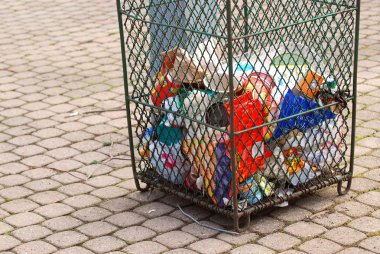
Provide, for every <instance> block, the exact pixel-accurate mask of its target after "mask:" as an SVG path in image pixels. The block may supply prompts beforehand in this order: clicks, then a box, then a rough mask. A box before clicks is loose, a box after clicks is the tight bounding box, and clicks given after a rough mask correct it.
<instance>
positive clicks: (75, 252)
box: [55, 246, 94, 254]
mask: <svg viewBox="0 0 380 254" xmlns="http://www.w3.org/2000/svg"><path fill="white" fill-rule="evenodd" d="M79 253H80V254H92V253H94V252H92V251H89V250H87V249H85V248H83V247H79V246H73V247H70V248H66V249H62V250H59V251H57V252H55V254H79Z"/></svg>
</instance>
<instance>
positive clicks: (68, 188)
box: [58, 183, 94, 196]
mask: <svg viewBox="0 0 380 254" xmlns="http://www.w3.org/2000/svg"><path fill="white" fill-rule="evenodd" d="M92 190H94V188H93V187H91V186H89V185H87V184H83V183H72V184H69V185H64V186H62V187H60V188H59V189H58V191H60V192H62V193H65V194H67V195H69V196H76V195H80V194H85V193H88V192H90V191H92Z"/></svg>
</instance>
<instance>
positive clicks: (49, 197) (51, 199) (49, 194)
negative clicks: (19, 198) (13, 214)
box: [29, 191, 67, 205]
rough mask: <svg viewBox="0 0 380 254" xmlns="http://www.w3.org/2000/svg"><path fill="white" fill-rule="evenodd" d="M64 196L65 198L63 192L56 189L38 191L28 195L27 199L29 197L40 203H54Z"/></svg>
mask: <svg viewBox="0 0 380 254" xmlns="http://www.w3.org/2000/svg"><path fill="white" fill-rule="evenodd" d="M65 198H67V196H66V195H65V194H62V193H60V192H58V191H44V192H39V193H36V194H34V195H32V196H30V197H29V199H31V200H33V201H34V202H37V203H39V204H41V205H47V204H51V203H56V202H58V201H61V200H63V199H65Z"/></svg>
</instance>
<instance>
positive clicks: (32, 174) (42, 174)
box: [22, 168, 56, 179]
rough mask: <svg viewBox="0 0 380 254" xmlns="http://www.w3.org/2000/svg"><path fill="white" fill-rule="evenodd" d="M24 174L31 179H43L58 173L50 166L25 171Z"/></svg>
mask: <svg viewBox="0 0 380 254" xmlns="http://www.w3.org/2000/svg"><path fill="white" fill-rule="evenodd" d="M22 174H23V175H25V176H26V177H29V178H31V179H42V178H49V177H50V176H53V175H55V174H56V173H55V171H54V170H52V169H50V168H35V169H30V170H28V171H25V172H23V173H22Z"/></svg>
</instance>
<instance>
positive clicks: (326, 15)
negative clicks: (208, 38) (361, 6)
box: [232, 8, 356, 41]
mask: <svg viewBox="0 0 380 254" xmlns="http://www.w3.org/2000/svg"><path fill="white" fill-rule="evenodd" d="M355 10H356V8H351V9H348V10H343V11H337V12H333V13H329V14H325V15H322V16H318V17H314V18H311V19H306V20H302V21H298V22H295V23H292V24H289V25H284V26H278V27H275V28H271V29H268V30H264V31H261V32H257V33H252V34H248V35H242V36H238V37H233V38H232V40H233V41H235V40H240V39H245V38H248V37H253V36H256V35H261V34H266V33H270V32H274V31H277V30H280V29H284V28H288V27H292V26H297V25H300V24H304V23H308V22H311V21H316V20H319V19H323V18H327V17H330V16H336V15H338V14H342V13H346V12H353V11H355Z"/></svg>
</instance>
